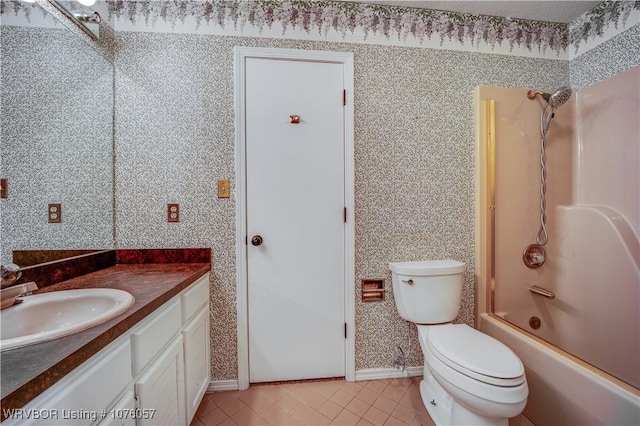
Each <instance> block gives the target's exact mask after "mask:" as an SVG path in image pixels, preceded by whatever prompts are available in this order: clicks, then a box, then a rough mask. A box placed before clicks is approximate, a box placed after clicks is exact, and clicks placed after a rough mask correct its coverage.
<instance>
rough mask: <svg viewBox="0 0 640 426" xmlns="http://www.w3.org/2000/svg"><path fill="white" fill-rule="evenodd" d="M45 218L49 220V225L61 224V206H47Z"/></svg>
mask: <svg viewBox="0 0 640 426" xmlns="http://www.w3.org/2000/svg"><path fill="white" fill-rule="evenodd" d="M47 216H48V218H49V223H61V222H62V205H61V204H49V206H48V208H47Z"/></svg>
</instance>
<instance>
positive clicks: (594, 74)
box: [569, 0, 640, 90]
mask: <svg viewBox="0 0 640 426" xmlns="http://www.w3.org/2000/svg"><path fill="white" fill-rule="evenodd" d="M569 31H570V37H571V47H570V51H569V54H570V62H571V65H570V69H571V87H572V88H573V90H580V89H582V88H584V87H587V86H590V85H592V84H595V83H597V82H599V81H602V80H604V79H606V78H609V77H612V76H614V75H616V74H619V73H621V72H624V71H626V70H628V69H630V68H633V67H635V66H637V65H640V53H639V50H640V47H639V46H640V3H639V2H634V1H629V0H627V1H604V2H602V3H600V4H599V5H598V6H596V7H595V8H593V9H592V10H590V11H588V12H587V13H585V14H584V15H582V16H580V17H578V18H577V19H576V20H574V21H573V22H572V23H571V24H570V25H569Z"/></svg>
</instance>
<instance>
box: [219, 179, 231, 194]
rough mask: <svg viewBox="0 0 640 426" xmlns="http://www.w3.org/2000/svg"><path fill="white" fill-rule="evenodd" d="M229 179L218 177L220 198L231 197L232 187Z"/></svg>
mask: <svg viewBox="0 0 640 426" xmlns="http://www.w3.org/2000/svg"><path fill="white" fill-rule="evenodd" d="M229 186H230V184H229V179H218V198H229V197H230V195H231V189H230V188H229Z"/></svg>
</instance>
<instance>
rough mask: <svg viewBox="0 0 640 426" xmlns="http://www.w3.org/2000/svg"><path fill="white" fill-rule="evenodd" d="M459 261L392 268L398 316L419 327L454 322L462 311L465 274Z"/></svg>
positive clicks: (408, 263)
mask: <svg viewBox="0 0 640 426" xmlns="http://www.w3.org/2000/svg"><path fill="white" fill-rule="evenodd" d="M466 268H467V265H466V264H465V263H464V262H458V261H456V260H426V261H419V262H394V263H390V264H389V269H391V276H392V282H393V297H394V298H395V301H396V307H397V308H398V313H399V314H400V316H401V317H402V318H404V319H405V320H406V321H410V322H413V323H416V324H440V323H446V322H451V321H453V320H454V319H455V318H456V317H457V316H458V312H459V311H460V301H461V297H462V284H463V282H464V279H463V274H464V271H465V270H466Z"/></svg>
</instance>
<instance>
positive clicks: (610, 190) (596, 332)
mask: <svg viewBox="0 0 640 426" xmlns="http://www.w3.org/2000/svg"><path fill="white" fill-rule="evenodd" d="M527 89H529V88H527ZM527 89H507V88H497V87H480V88H478V89H477V91H476V102H477V111H478V117H477V118H478V120H477V121H478V123H479V125H478V133H477V136H478V140H479V143H480V144H481V149H480V151H481V152H480V155H485V156H486V158H481V159H480V161H479V165H480V166H481V168H480V169H479V174H478V176H479V180H478V193H479V194H480V198H481V199H480V202H479V217H481V218H482V217H484V218H485V219H483V220H484V225H486V226H483V223H482V222H483V220H481V223H480V226H479V228H481V229H479V235H478V241H479V250H478V262H479V268H478V270H479V284H480V285H483V284H486V286H487V287H488V291H486V292H484V289H481V291H480V292H479V293H480V294H481V297H480V299H479V300H480V305H481V306H480V312H481V313H482V312H485V307H486V312H490V315H493V316H494V317H499V318H501V319H504V320H506V321H507V322H508V323H510V324H512V325H515V326H517V327H518V329H520V331H523V330H524V331H525V332H526V333H530V334H532V335H534V336H536V337H537V338H540V339H543V340H544V341H545V342H548V343H550V344H551V345H553V346H555V347H557V348H559V349H560V352H561V351H566V352H567V353H568V354H571V355H573V356H575V357H577V358H579V359H580V360H582V361H584V362H586V363H588V364H590V365H591V366H594V367H596V368H597V369H598V370H599V371H601V372H600V373H598V372H597V371H598V370H594V371H596V374H599V375H601V376H606V377H609V379H610V380H611V381H612V383H614V384H616V385H619V386H621V387H622V388H624V389H625V390H628V391H630V392H631V394H635V395H636V399H637V400H640V398H638V396H637V395H638V388H640V363H638V359H640V313H639V312H640V306H639V305H640V243H639V238H638V235H639V230H640V223H639V222H640V126H639V124H638V117H640V67H636V68H634V69H631V70H629V71H627V72H624V73H622V74H619V75H617V76H614V77H612V78H610V79H608V80H605V81H602V82H600V83H598V84H595V85H593V86H590V87H587V88H584V89H582V90H579V91H578V92H577V93H575V96H573V97H572V98H571V99H570V100H569V102H567V104H566V105H564V106H563V107H562V108H560V109H558V110H557V111H556V113H555V119H554V120H553V122H552V124H551V127H550V129H549V132H548V133H547V147H546V148H547V149H546V163H547V164H546V167H547V179H546V205H547V230H548V236H549V242H548V244H547V245H546V246H545V250H546V261H545V263H544V265H543V266H541V267H540V268H537V269H530V268H528V267H527V266H525V263H524V262H523V251H524V249H525V248H526V247H527V246H528V245H529V244H532V243H535V242H536V235H537V233H538V227H539V226H540V173H541V172H540V138H541V134H540V122H539V117H540V111H541V110H542V108H543V107H544V105H545V101H544V100H543V99H541V98H540V97H537V98H536V99H534V100H529V99H527V96H526V93H527ZM482 271H485V272H482ZM483 274H484V275H485V276H482V275H483ZM534 286H536V287H538V288H541V289H544V290H547V291H548V292H549V293H548V294H547V297H545V296H543V295H541V294H540V293H536V292H532V291H531V289H532V287H534ZM482 295H486V296H485V297H484V298H483V296H482ZM552 297H553V298H552ZM484 305H486V306H484ZM551 348H552V347H551ZM552 350H553V351H555V349H553V348H552ZM516 352H517V351H516ZM556 352H557V351H556ZM570 358H571V356H568V358H567V359H570ZM525 365H526V362H525ZM602 372H604V373H602ZM605 373H606V374H605ZM527 374H528V376H529V375H534V373H533V372H528V373H527ZM535 379H537V378H535V377H534V380H535ZM540 389H541V390H542V388H540ZM534 399H535V398H534ZM636 411H637V409H636ZM526 414H527V412H526V411H525V415H526ZM636 416H637V414H636ZM532 420H534V419H532ZM534 421H535V420H534Z"/></svg>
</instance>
